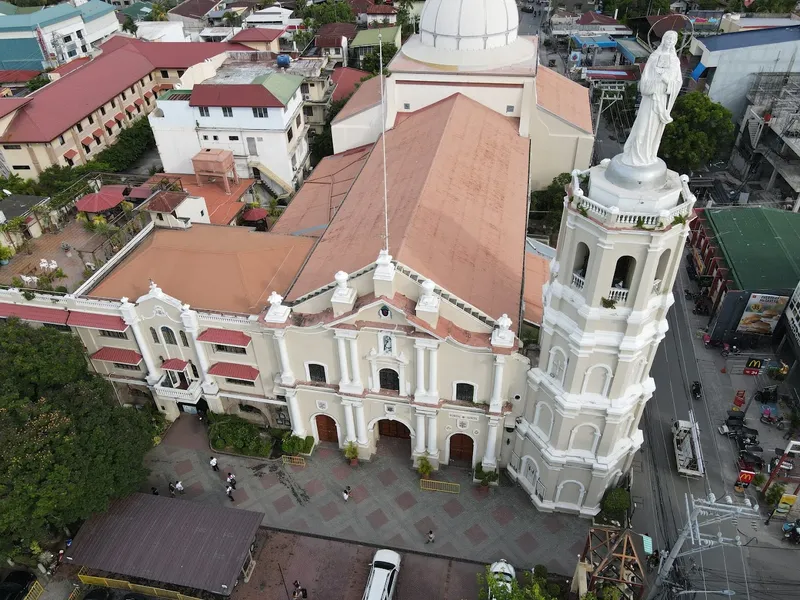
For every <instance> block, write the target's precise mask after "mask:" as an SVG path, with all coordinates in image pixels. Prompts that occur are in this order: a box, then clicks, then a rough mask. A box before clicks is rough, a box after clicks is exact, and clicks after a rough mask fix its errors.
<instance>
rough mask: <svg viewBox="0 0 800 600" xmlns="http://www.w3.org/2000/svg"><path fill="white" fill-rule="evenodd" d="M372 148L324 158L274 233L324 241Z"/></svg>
mask: <svg viewBox="0 0 800 600" xmlns="http://www.w3.org/2000/svg"><path fill="white" fill-rule="evenodd" d="M372 146H373V145H372V144H370V145H368V146H362V147H360V148H353V149H352V150H348V151H347V152H342V153H341V154H334V155H333V156H326V157H325V158H323V159H322V160H321V161H320V163H319V164H318V165H317V166H316V167H315V168H314V170H313V171H312V173H311V175H310V176H309V177H308V178H307V179H306V180H305V182H304V183H303V186H302V187H301V188H300V190H298V192H297V194H295V196H294V198H292V201H291V202H290V203H289V206H288V208H287V209H286V210H285V211H283V214H282V215H281V216H280V218H279V219H278V222H277V223H275V225H274V226H273V227H272V229H271V230H270V231H272V232H273V233H287V234H292V235H305V236H309V237H321V236H322V234H323V233H324V232H325V228H326V227H327V226H328V223H330V222H331V219H333V215H334V214H336V210H337V209H338V208H339V205H341V203H342V200H344V198H345V196H347V193H348V192H349V191H350V188H351V187H352V185H353V182H354V181H355V179H356V177H358V174H359V173H360V172H361V169H362V168H363V167H364V163H366V162H367V158H368V157H369V154H370V152H371V151H372Z"/></svg>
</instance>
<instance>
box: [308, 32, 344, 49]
mask: <svg viewBox="0 0 800 600" xmlns="http://www.w3.org/2000/svg"><path fill="white" fill-rule="evenodd" d="M314 45H315V46H316V47H317V48H341V47H342V46H343V44H342V36H341V35H318V36H316V37H315V38H314Z"/></svg>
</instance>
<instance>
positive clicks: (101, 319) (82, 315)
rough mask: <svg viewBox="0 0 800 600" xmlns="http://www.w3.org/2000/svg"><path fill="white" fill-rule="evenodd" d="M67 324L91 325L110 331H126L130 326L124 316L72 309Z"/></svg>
mask: <svg viewBox="0 0 800 600" xmlns="http://www.w3.org/2000/svg"><path fill="white" fill-rule="evenodd" d="M67 325H72V326H73V327H89V328H90V329H105V330H108V331H125V330H126V329H127V328H128V326H127V325H126V324H125V321H123V320H122V317H118V316H116V315H98V314H95V313H87V312H76V311H70V313H69V317H68V318H67Z"/></svg>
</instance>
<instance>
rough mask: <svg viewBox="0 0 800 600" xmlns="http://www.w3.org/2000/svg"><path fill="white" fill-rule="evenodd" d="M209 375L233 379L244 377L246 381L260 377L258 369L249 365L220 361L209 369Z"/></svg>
mask: <svg viewBox="0 0 800 600" xmlns="http://www.w3.org/2000/svg"><path fill="white" fill-rule="evenodd" d="M208 374H209V375H216V376H217V377H230V378H231V379H243V380H245V381H255V380H256V379H258V369H256V368H255V367H251V366H249V365H237V364H236V363H226V362H218V363H216V364H214V365H212V367H211V368H210V369H209V370H208Z"/></svg>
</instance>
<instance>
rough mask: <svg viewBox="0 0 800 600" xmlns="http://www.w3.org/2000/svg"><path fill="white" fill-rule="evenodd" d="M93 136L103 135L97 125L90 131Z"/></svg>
mask: <svg viewBox="0 0 800 600" xmlns="http://www.w3.org/2000/svg"><path fill="white" fill-rule="evenodd" d="M92 135H93V136H94V137H103V130H102V129H100V128H99V127H98V128H97V129H95V130H94V131H93V132H92Z"/></svg>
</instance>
